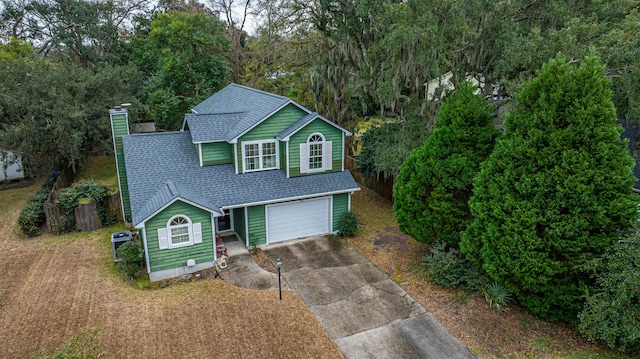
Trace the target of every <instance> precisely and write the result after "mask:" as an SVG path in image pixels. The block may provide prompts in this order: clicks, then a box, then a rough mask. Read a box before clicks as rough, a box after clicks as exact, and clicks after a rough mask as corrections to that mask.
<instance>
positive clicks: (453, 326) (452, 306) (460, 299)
mask: <svg viewBox="0 0 640 359" xmlns="http://www.w3.org/2000/svg"><path fill="white" fill-rule="evenodd" d="M352 209H353V211H354V213H356V215H357V216H358V220H359V221H360V228H359V229H358V233H357V236H356V237H355V238H351V239H349V243H350V244H351V245H353V246H354V247H355V248H357V249H358V250H359V251H360V252H361V253H362V254H363V255H365V256H366V257H368V258H369V260H371V261H372V262H373V263H374V264H375V265H376V266H377V267H378V268H379V269H380V270H382V271H383V272H385V273H387V275H389V277H390V278H391V279H393V280H395V281H396V282H398V283H400V284H401V286H402V287H403V289H404V290H405V291H406V292H407V293H408V294H409V295H410V296H411V297H412V298H413V299H414V300H415V301H416V302H418V303H420V304H421V305H422V306H423V307H424V308H425V309H426V310H427V311H428V312H430V313H432V314H433V315H434V316H435V317H436V318H437V319H438V320H439V321H440V322H441V323H442V324H443V325H444V326H445V327H446V328H447V329H448V330H449V332H451V333H452V334H453V335H454V336H456V337H457V338H458V339H460V341H462V342H463V343H464V344H465V345H466V346H467V347H468V348H469V349H471V351H472V352H473V353H474V354H475V355H477V356H478V357H480V358H523V357H525V358H557V357H563V358H603V357H605V358H617V357H619V355H618V354H617V353H612V352H610V351H607V350H604V349H602V348H599V347H596V346H595V345H593V344H591V343H587V342H585V341H584V340H582V339H581V338H580V336H579V335H578V334H576V333H575V332H574V331H573V330H571V328H570V327H569V326H567V325H564V324H557V323H556V324H554V323H548V322H545V321H542V320H539V319H537V318H534V317H532V316H531V315H530V314H529V313H528V312H527V311H526V310H524V309H522V308H520V307H518V306H515V305H511V306H510V308H509V310H508V311H507V312H503V313H498V312H497V311H496V310H494V309H492V308H489V307H488V305H487V303H486V301H485V299H484V297H483V296H482V295H475V296H470V295H467V294H466V293H464V292H462V291H455V290H447V289H443V288H439V287H437V286H434V285H432V284H430V283H429V282H427V281H425V273H424V272H423V266H422V265H421V263H422V258H423V257H424V255H425V254H426V253H427V252H428V250H429V246H428V245H426V244H423V243H418V242H416V241H414V240H413V239H411V238H410V237H408V236H406V235H404V234H402V233H401V232H400V231H399V230H398V227H397V224H396V222H395V219H394V217H393V207H392V203H391V202H390V201H388V200H385V199H384V198H382V197H380V196H378V195H377V194H376V193H374V192H373V191H371V190H368V189H366V188H362V190H361V191H359V192H356V194H354V195H353V197H352Z"/></svg>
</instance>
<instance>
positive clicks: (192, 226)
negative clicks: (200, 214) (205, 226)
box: [158, 214, 202, 249]
mask: <svg viewBox="0 0 640 359" xmlns="http://www.w3.org/2000/svg"><path fill="white" fill-rule="evenodd" d="M198 243H202V223H192V222H191V219H190V218H189V217H187V216H185V215H183V214H178V215H175V216H173V217H171V218H170V219H169V220H168V221H167V225H166V227H162V228H158V246H159V248H160V249H169V248H179V247H185V246H191V245H194V244H198Z"/></svg>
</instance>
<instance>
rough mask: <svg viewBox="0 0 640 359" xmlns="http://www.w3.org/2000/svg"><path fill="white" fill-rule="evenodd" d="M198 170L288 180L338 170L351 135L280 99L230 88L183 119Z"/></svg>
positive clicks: (300, 107) (341, 169)
mask: <svg viewBox="0 0 640 359" xmlns="http://www.w3.org/2000/svg"><path fill="white" fill-rule="evenodd" d="M183 130H188V131H190V133H191V137H192V142H193V144H194V145H195V147H196V153H197V155H198V159H199V162H200V166H211V165H220V164H233V166H234V168H235V171H236V173H237V174H243V173H250V172H258V171H270V170H282V171H285V172H286V173H287V177H289V176H292V177H295V176H300V175H307V174H314V173H323V172H330V171H343V170H344V163H343V149H344V135H347V136H350V135H351V133H350V132H349V131H347V130H345V129H343V128H341V127H339V126H337V125H336V124H334V123H332V122H331V121H328V120H327V119H325V118H323V117H321V116H320V115H318V114H317V113H312V112H311V111H309V110H308V109H306V108H304V107H303V106H301V105H299V104H298V103H296V102H295V101H293V100H291V99H288V98H286V97H283V96H278V95H274V94H270V93H267V92H263V91H259V90H255V89H251V88H248V87H244V86H240V85H236V84H232V85H229V86H227V87H225V88H224V89H222V90H221V91H219V92H218V93H216V94H215V95H213V96H211V97H209V98H208V99H207V100H205V101H203V102H202V103H200V104H199V105H198V106H196V107H195V108H194V109H193V113H191V114H188V115H186V116H185V122H184V125H183Z"/></svg>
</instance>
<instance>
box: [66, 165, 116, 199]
mask: <svg viewBox="0 0 640 359" xmlns="http://www.w3.org/2000/svg"><path fill="white" fill-rule="evenodd" d="M82 180H93V181H95V182H97V183H100V184H104V185H107V186H109V188H110V194H113V193H117V192H118V191H119V187H118V171H117V169H116V159H115V158H114V157H110V156H100V157H91V158H89V159H88V160H87V161H86V162H85V163H84V164H83V165H82V168H81V169H80V171H79V172H78V174H77V176H76V182H80V181H82Z"/></svg>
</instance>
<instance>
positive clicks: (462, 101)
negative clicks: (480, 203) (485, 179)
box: [393, 82, 499, 248]
mask: <svg viewBox="0 0 640 359" xmlns="http://www.w3.org/2000/svg"><path fill="white" fill-rule="evenodd" d="M474 91H475V87H473V86H472V84H471V83H469V82H464V83H463V84H462V86H461V87H460V89H459V90H457V91H454V92H453V93H451V94H450V95H449V96H447V98H446V99H445V101H444V104H443V105H442V107H441V109H440V112H439V114H438V118H437V121H436V125H435V129H434V130H433V133H432V134H431V136H429V138H428V139H427V140H426V141H425V143H424V145H422V146H421V147H419V148H418V149H416V150H414V151H413V152H411V155H409V158H407V160H406V161H405V162H404V163H403V164H402V167H400V173H399V174H398V177H397V179H396V184H395V187H394V193H393V198H394V202H393V213H394V216H395V217H396V221H397V222H398V226H399V227H400V230H402V231H403V232H405V233H407V234H409V235H410V236H412V237H413V238H414V239H415V240H417V241H420V242H426V243H435V242H446V243H447V244H448V245H449V246H452V247H454V248H457V247H458V242H459V241H460V232H462V231H464V230H465V229H466V226H467V224H468V223H469V222H470V221H471V219H472V218H471V213H470V210H469V205H468V201H469V198H470V197H471V194H472V191H473V178H474V177H475V175H476V174H477V173H478V172H479V171H480V163H481V162H482V161H484V160H485V159H486V158H487V157H489V154H491V151H492V150H493V147H494V145H495V140H496V138H497V137H498V133H499V132H498V130H497V128H496V127H495V126H494V125H493V121H492V117H491V109H492V108H491V106H490V105H489V104H488V103H487V102H486V101H485V100H484V99H483V98H482V96H480V95H475V94H474Z"/></svg>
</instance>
